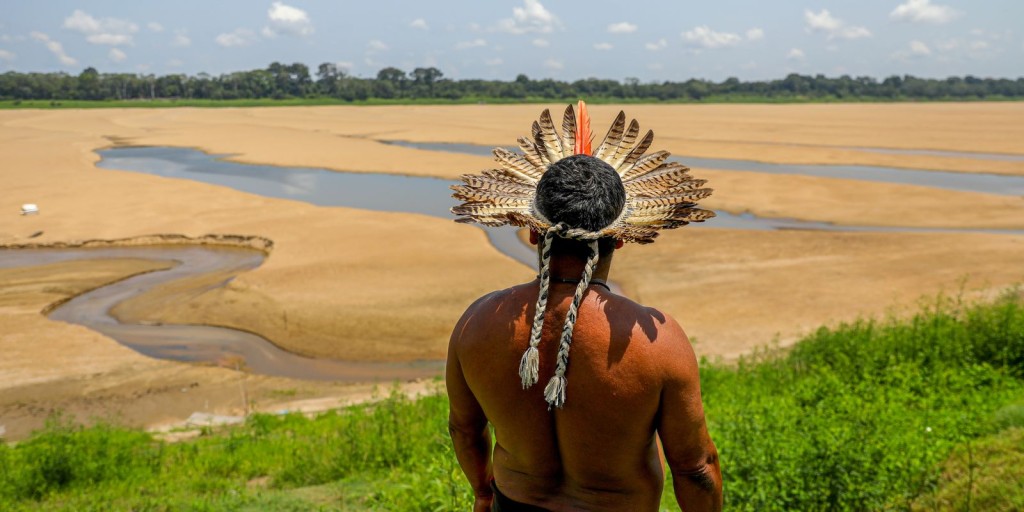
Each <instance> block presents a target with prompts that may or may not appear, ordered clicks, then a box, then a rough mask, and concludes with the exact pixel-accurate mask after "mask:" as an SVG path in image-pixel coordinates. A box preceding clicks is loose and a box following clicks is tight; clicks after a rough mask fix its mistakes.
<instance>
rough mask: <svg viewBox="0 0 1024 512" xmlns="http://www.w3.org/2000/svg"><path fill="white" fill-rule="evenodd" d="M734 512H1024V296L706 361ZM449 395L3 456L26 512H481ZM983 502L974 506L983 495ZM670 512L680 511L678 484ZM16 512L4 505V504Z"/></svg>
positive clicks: (44, 440)
mask: <svg viewBox="0 0 1024 512" xmlns="http://www.w3.org/2000/svg"><path fill="white" fill-rule="evenodd" d="M701 373H702V382H703V386H704V400H705V405H706V411H707V415H708V421H709V427H710V429H711V433H712V436H713V437H714V439H715V441H716V443H717V444H718V447H719V451H720V454H721V460H722V466H723V472H724V475H725V493H726V504H727V508H728V509H729V510H758V511H761V510H766V511H772V510H886V509H899V510H908V509H920V510H934V509H942V510H967V509H973V510H1019V509H1021V507H1022V506H1024V505H1022V504H1024V485H1020V482H1021V481H1022V478H1024V469H1022V468H1024V463H1022V460H1024V434H1022V432H1024V428H1022V425H1021V424H1022V423H1024V406H1022V405H1024V302H1022V301H1021V300H1020V299H1019V298H1015V297H1011V296H1008V297H1007V298H1005V299H1002V300H1000V301H997V302H995V303H992V304H987V305H972V306H964V305H961V304H957V303H955V302H952V301H939V303H938V304H937V305H934V306H932V307H929V308H927V309H926V310H925V311H922V312H921V313H920V314H918V315H917V316H915V317H914V318H912V319H909V320H906V321H886V322H867V321H864V322H858V323H854V324H850V325H843V326H840V327H838V328H836V329H831V330H829V329H821V330H819V331H818V332H816V333H814V334H813V335H811V336H809V337H808V338H806V339H804V340H802V341H801V342H800V343H798V344H797V345H796V346H795V347H794V348H793V349H792V350H789V351H786V352H780V351H774V352H762V353H759V354H757V355H755V356H752V357H748V358H745V359H743V360H741V361H740V362H739V363H738V364H733V365H725V364H719V363H714V362H708V361H705V362H704V363H703V366H702V372H701ZM447 410H448V404H447V400H446V399H445V397H444V396H443V395H436V396H429V397H426V398H423V399H420V400H418V401H409V400H407V399H404V398H402V397H400V396H397V395H396V396H392V397H390V398H389V399H387V400H384V401H382V402H380V403H377V404H375V405H371V406H359V407H354V408H350V409H346V410H344V411H340V412H334V413H328V414H325V415H322V416H320V417H318V418H316V419H307V418H304V417H301V416H296V415H288V416H270V415H257V416H254V417H252V418H250V419H249V421H248V422H247V423H246V424H245V425H244V426H241V427H235V428H228V429H224V430H218V431H215V432H206V433H205V435H204V436H202V437H200V438H198V439H195V440H192V441H188V442H182V443H175V444H167V443H162V442H159V441H156V440H154V439H153V438H151V437H150V436H149V435H148V434H145V433H142V432H138V431H132V430H128V429H122V428H118V427H112V426H103V425H99V426H93V427H89V428H83V427H77V426H72V424H71V423H69V422H68V421H66V420H60V419H57V420H54V421H53V422H51V424H50V425H49V426H48V427H47V429H45V430H44V431H42V432H40V433H37V434H36V435H35V436H33V437H32V438H31V439H29V440H27V441H25V442H22V443H19V444H17V445H15V446H4V445H0V503H3V504H5V505H6V506H8V507H9V508H12V509H13V510H37V509H44V510H109V509H115V510H267V509H274V510H317V509H325V510H339V509H342V510H465V509H466V508H467V507H468V505H469V503H471V495H470V492H469V487H468V485H467V484H466V483H465V481H464V479H463V476H462V474H461V473H460V471H459V468H458V465H457V463H456V461H455V458H454V455H453V453H452V449H451V446H450V442H449V440H448V436H447V433H446V418H447ZM968 497H969V498H968ZM663 504H664V508H665V509H667V510H677V508H676V506H675V503H674V498H673V497H672V496H671V486H670V485H667V486H666V493H665V497H664V500H663ZM0 508H2V507H0Z"/></svg>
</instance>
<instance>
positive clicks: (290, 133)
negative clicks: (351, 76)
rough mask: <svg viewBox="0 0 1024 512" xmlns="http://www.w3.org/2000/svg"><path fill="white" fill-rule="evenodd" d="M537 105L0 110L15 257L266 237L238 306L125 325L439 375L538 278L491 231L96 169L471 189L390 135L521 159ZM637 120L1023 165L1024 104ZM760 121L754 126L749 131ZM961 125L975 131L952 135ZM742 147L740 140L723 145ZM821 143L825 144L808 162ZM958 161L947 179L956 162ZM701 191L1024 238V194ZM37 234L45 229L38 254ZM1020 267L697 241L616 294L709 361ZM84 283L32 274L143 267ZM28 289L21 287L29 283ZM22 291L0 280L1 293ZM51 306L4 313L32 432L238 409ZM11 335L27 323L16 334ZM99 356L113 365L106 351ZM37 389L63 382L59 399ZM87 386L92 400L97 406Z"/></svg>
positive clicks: (892, 240)
mask: <svg viewBox="0 0 1024 512" xmlns="http://www.w3.org/2000/svg"><path fill="white" fill-rule="evenodd" d="M540 108H541V107H539V106H536V105H528V106H502V107H485V106H460V107H379V108H378V107H351V108H347V107H310V108H273V109H270V108H267V109H224V110H222V109H206V110H204V109H162V110H135V109H132V110H88V111H5V112H0V167H2V169H3V170H2V171H0V179H2V182H0V245H11V244H19V243H25V242H27V241H32V242H40V243H54V242H69V241H75V240H86V239H120V238H129V237H137V236H144V235H154V234H182V235H187V236H190V237H196V236H201V235H205V234H210V233H214V234H234V235H246V236H260V237H265V238H268V239H270V240H272V241H273V242H274V248H273V250H272V252H271V254H270V257H269V258H268V260H267V261H266V262H265V263H264V265H263V266H261V267H260V268H258V269H256V270H254V271H252V272H248V273H246V274H243V275H242V276H240V277H239V278H237V279H236V280H235V281H233V282H232V283H231V285H230V286H228V287H227V288H224V289H218V290H214V291H211V292H208V293H206V294H204V295H201V296H199V297H196V298H195V299H194V300H192V301H189V302H187V303H182V304H174V305H173V306H171V307H156V308H154V307H153V306H152V304H139V303H135V304H126V305H125V306H124V307H123V309H124V310H123V311H122V312H123V313H124V314H127V315H130V316H133V317H135V318H140V319H161V320H163V321H170V322H199V323H203V322H205V323H212V324H218V325H228V326H237V327H241V328H245V329H247V330H251V331H255V332H258V333H259V334H261V335H263V336H265V337H267V338H268V339H270V340H272V341H273V342H275V343H277V344H279V345H281V346H282V347H284V348H286V349H289V350H292V351H295V352H298V353H301V354H306V355H314V356H329V357H336V358H343V359H363V360H381V359H399V360H407V359H418V358H440V357H442V356H443V353H444V348H445V345H446V341H447V336H448V334H449V332H450V329H451V326H452V325H453V324H454V322H455V320H456V318H457V317H458V315H459V314H460V313H461V312H462V310H463V309H464V308H465V307H466V306H467V305H468V304H469V302H470V301H471V300H473V299H474V298H476V297H477V296H479V295H481V294H482V293H485V292H486V291H489V290H492V289H497V288H502V287H505V286H508V285H510V284H513V283H517V282H522V281H526V280H529V279H530V278H531V276H532V275H533V272H531V271H530V270H528V269H526V268H524V267H522V266H520V265H518V264H516V263H514V262H513V261H512V260H510V259H508V258H506V257H504V256H502V255H500V254H498V253H497V252H496V251H495V250H494V249H492V248H491V247H490V246H489V245H488V243H487V241H486V238H485V237H484V235H483V233H482V232H481V231H479V230H478V229H476V228H474V227H471V226H463V225H457V224H454V223H452V222H449V221H445V220H442V219H434V218H428V217H424V216H417V215H408V214H388V213H378V212H367V211H361V210H353V209H345V208H319V207H314V206H310V205H306V204H303V203H298V202H292V201H285V200H278V199H268V198H262V197H257V196H253V195H249V194H244V193H240V192H236V191H233V190H229V189H225V188H221V187H216V186H212V185H205V184H201V183H193V182H188V181H183V180H172V179H164V178H159V177H155V176H148V175H140V174H135V173H130V172H117V171H107V170H97V169H96V168H95V167H94V163H95V161H96V160H97V158H98V157H97V155H96V154H95V153H94V150H95V149H97V148H101V147H105V146H109V145H111V144H114V143H129V144H150V145H175V146H187V147H197V148H201V149H203V150H206V151H209V152H212V153H235V154H237V156H236V157H234V158H235V159H238V160H241V161H251V162H259V163H266V164H279V165H291V166H313V167H325V168H332V169H336V170H351V171H365V172H392V173H402V174H422V175H430V176H442V177H453V176H455V175H458V174H461V173H464V172H476V171H479V170H481V169H484V168H488V167H490V166H491V165H492V164H491V161H490V159H488V158H483V157H472V156H464V155H456V154H450V153H440V152H430V151H420V150H413V149H408V148H399V147H395V146H389V145H385V144H381V143H379V142H377V141H376V140H374V139H379V140H388V139H405V140H419V141H443V142H469V143H479V144H494V145H498V144H501V145H504V144H507V143H508V142H509V141H511V140H513V139H514V137H516V136H519V135H523V134H525V133H527V132H528V127H529V124H530V122H532V120H533V119H534V118H535V117H536V115H537V114H538V112H539V110H540ZM616 111H617V109H616V108H614V107H609V106H598V107H595V108H594V117H595V119H596V120H595V126H601V125H604V124H606V123H607V122H608V120H610V119H611V117H612V116H613V115H614V113H615V112H616ZM627 111H628V113H629V114H630V115H631V116H635V117H638V118H639V119H641V120H642V121H643V122H644V125H645V127H653V128H655V129H656V131H657V132H658V133H659V138H658V139H657V140H658V142H657V143H656V146H657V147H665V146H668V149H671V150H673V151H686V152H688V153H691V154H697V153H696V152H695V151H693V150H692V148H698V151H705V150H707V151H709V152H712V153H713V152H714V151H718V150H719V149H721V150H722V151H726V154H710V153H708V154H700V155H699V156H711V157H715V156H726V157H730V158H744V156H743V155H745V154H748V153H743V151H746V150H745V149H743V147H744V146H743V144H746V145H747V146H749V147H750V148H754V147H757V148H769V147H776V146H778V147H784V148H785V152H784V153H778V154H776V153H771V154H769V156H768V157H766V158H759V159H763V160H769V161H771V160H770V159H771V158H776V157H777V158H780V159H783V158H784V161H802V160H801V159H807V160H808V161H819V160H816V159H818V158H824V156H822V155H826V152H835V151H839V150H836V149H834V148H833V146H847V145H864V146H883V145H884V146H888V147H906V148H936V149H946V150H955V151H971V150H973V151H990V152H1001V151H1010V152H1012V151H1018V152H1020V151H1021V148H1019V147H1015V144H1019V142H1018V141H1020V140H1024V115H1021V114H1024V108H1022V104H1017V103H1009V104H997V105H991V104H970V105H949V104H942V105H937V104H929V105H878V106H872V105H802V106H718V105H716V106H667V107H666V106H635V107H634V106H629V107H628V108H627ZM748 117H749V120H750V123H749V125H745V124H744V123H743V122H742V121H743V120H744V119H745V118H748ZM950 119H954V120H958V122H957V123H953V124H950V123H949V120H950ZM943 120H945V121H943ZM730 140H735V141H740V142H736V143H732V142H723V141H730ZM676 144H678V146H676ZM816 144H817V145H823V146H824V145H827V146H828V148H825V147H813V146H814V145H816ZM809 145H810V146H809ZM700 148H704V149H700ZM715 148H718V149H715ZM722 148H725V149H722ZM829 148H832V149H829ZM733 151H735V152H736V153H733ZM844 151H845V150H844ZM768 153H770V152H768V151H766V154H768ZM749 154H750V155H753V153H749ZM758 154H760V153H758ZM836 155H838V156H836V158H840V157H841V158H844V159H845V158H848V157H849V158H853V157H852V156H850V155H847V154H846V153H842V154H839V153H836ZM857 158H865V159H867V160H843V163H860V164H874V165H898V164H906V165H909V166H915V165H916V164H918V163H921V162H924V161H925V160H922V158H926V159H927V158H935V157H908V156H898V155H868V156H865V155H859V154H858V155H857ZM872 159H876V160H872ZM941 160H943V161H944V162H945V163H946V164H950V165H953V164H952V163H950V162H951V161H952V160H953V159H941ZM826 161H827V160H826ZM953 163H955V162H953ZM973 164H976V165H973ZM970 167H971V168H972V169H987V170H989V171H991V172H997V171H998V172H1003V171H1007V169H1009V171H1007V172H1014V173H1020V174H1024V164H1021V163H1009V164H1008V163H1006V162H1003V163H993V162H990V161H981V160H978V161H976V162H972V166H970ZM959 170H968V169H959ZM697 172H698V174H700V175H703V176H705V177H708V178H710V179H711V180H712V182H711V186H713V187H715V188H716V189H717V192H716V195H715V196H712V199H713V201H711V202H710V203H709V205H710V206H712V207H719V208H725V209H727V210H730V211H737V212H738V211H747V210H749V211H753V212H755V213H759V214H765V215H779V216H788V217H795V218H805V219H809V220H829V221H835V222H843V223H850V224H879V225H892V224H904V225H921V226H936V225H946V226H973V227H1024V208H1022V207H1021V198H1013V197H1002V196H995V195H987V194H969V193H957V192H947V191H941V190H929V189H920V188H915V187H908V186H903V185H885V184H872V183H856V182H851V181H844V180H825V179H822V178H808V177H799V176H778V175H774V176H764V175H750V174H744V173H724V172H721V171H718V172H716V171H700V170H698V171H697ZM27 202H35V203H39V205H40V207H41V210H42V214H41V215H38V216H27V217H21V216H19V215H17V212H18V208H19V206H20V205H21V204H22V203H27ZM712 222H713V221H712ZM38 231H42V232H43V234H42V235H41V236H39V237H37V238H32V239H29V238H28V237H29V236H30V235H31V234H33V233H36V232H38ZM968 250H969V251H970V252H969V253H968V252H967V251H968ZM1022 254H1024V248H1022V246H1021V241H1020V237H995V236H982V235H977V236H967V235H902V234H891V235H876V234H833V233H794V232H784V233H764V232H736V231H724V230H723V231H712V230H707V231H699V230H696V229H693V228H686V229H684V230H682V231H680V232H674V233H668V234H666V235H665V236H663V237H662V238H661V239H659V241H658V242H657V243H655V244H654V245H651V246H649V247H642V248H638V247H630V248H629V249H628V250H626V251H624V252H623V253H622V254H621V255H620V256H619V257H618V261H617V263H616V268H615V269H613V279H616V280H617V281H619V282H620V283H622V284H623V286H624V287H625V288H626V290H627V291H628V292H631V293H634V294H636V296H637V297H638V298H639V299H640V300H642V301H644V302H647V303H650V304H652V305H656V306H659V307H661V308H662V309H664V310H665V311H667V312H669V313H671V314H673V315H674V316H676V317H677V318H679V319H680V321H681V322H683V324H684V326H685V327H687V329H688V330H689V332H690V333H691V334H692V335H694V336H695V337H696V338H698V340H699V344H698V350H699V351H700V352H701V353H703V354H720V355H726V356H728V355H734V354H736V353H740V352H743V351H746V350H749V349H751V348H752V347H754V346H756V345H759V344H762V343H764V342H766V341H767V340H768V339H769V338H770V337H771V336H773V335H774V334H776V333H779V334H780V336H781V337H782V338H783V339H785V340H789V339H792V337H793V336H796V335H797V334H799V333H800V332H802V331H804V330H805V329H807V328H810V327H813V326H816V325H819V324H821V323H827V322H831V321H838V320H843V319H849V318H852V317H853V316H854V315H856V314H868V315H878V314H884V313H885V312H886V311H888V310H890V309H891V308H894V307H905V306H907V305H909V304H913V303H914V301H916V300H917V298H918V297H920V296H922V295H925V296H927V295H932V294H934V293H935V292H936V291H938V290H940V289H945V290H954V289H956V288H957V283H958V282H959V281H958V280H959V279H960V278H961V277H964V276H968V275H969V276H970V280H969V281H968V286H969V288H970V289H971V290H989V289H995V288H998V287H1000V286H1003V285H1007V284H1012V283H1017V282H1021V281H1022V277H1024V276H1022V275H1021V270H1020V268H1021V267H1020V265H1019V262H1020V261H1021V255H1022ZM68 265H71V264H68ZM142 265H143V266H145V264H142ZM67 269H70V270H67ZM67 269H65V270H62V271H60V272H59V273H54V272H51V273H47V274H45V275H43V274H39V275H37V276H36V277H37V278H38V279H39V283H41V284H39V285H38V286H44V287H45V286H56V285H55V284H54V283H53V282H52V277H54V276H66V277H67V280H68V282H69V283H72V284H73V283H75V282H78V281H79V280H83V279H84V280H92V281H90V282H93V283H98V282H100V281H103V279H116V278H117V276H119V275H125V274H128V273H131V272H132V271H137V269H138V268H137V267H132V268H116V269H115V268H99V270H97V269H93V268H91V267H90V268H87V267H67ZM133 269H134V270H133ZM79 274H80V275H79ZM62 279H63V278H62ZM30 281H31V280H30ZM30 281H24V280H21V281H18V282H19V283H20V285H19V286H28V285H29V282H30ZM4 283H5V280H4V277H3V276H2V275H0V285H4ZM7 284H9V283H7ZM33 286H35V285H33ZM60 286H66V285H60ZM38 290H42V288H38ZM33 293H35V295H33V294H29V295H17V296H16V298H15V299H5V300H8V302H5V304H6V305H5V306H3V307H4V308H11V307H14V308H20V309H19V311H18V312H17V313H16V314H15V313H12V312H11V310H9V309H3V310H0V314H2V315H3V321H2V322H0V340H2V343H3V344H4V346H5V348H7V349H8V350H7V352H6V353H7V355H8V356H9V357H10V359H9V360H10V361H18V363H17V365H18V366H17V368H19V370H18V371H19V372H27V373H24V374H21V373H19V374H18V375H19V377H17V378H16V379H15V380H8V379H3V384H0V395H2V396H3V397H4V400H7V397H14V398H11V402H7V403H18V404H21V405H18V407H19V408H18V409H17V411H21V412H17V413H16V414H21V415H22V416H17V417H19V418H23V419H22V420H18V421H22V424H25V425H27V424H30V423H32V422H35V423H34V424H38V423H39V422H40V421H41V418H42V416H41V415H42V414H44V413H45V412H46V411H47V410H49V408H52V407H63V408H67V409H71V410H73V411H75V412H79V413H86V414H85V415H86V416H88V414H91V412H90V411H92V412H99V413H106V412H110V411H114V410H121V411H123V414H125V416H126V418H129V419H131V420H132V421H135V420H138V421H146V422H149V421H151V420H153V421H155V419H154V418H155V416H161V418H163V416H166V415H162V413H161V411H166V412H167V413H168V414H170V415H173V414H178V418H177V419H182V417H181V414H184V415H185V416H187V414H188V413H190V412H191V411H194V410H202V409H199V408H197V407H195V403H193V402H183V404H185V405H182V406H181V407H180V408H178V409H175V407H177V406H175V405H173V404H175V403H178V402H175V401H174V400H172V399H170V398H167V400H168V401H167V402H161V401H160V400H158V399H153V398H152V397H151V395H152V394H154V392H151V391H147V390H154V389H155V390H159V392H158V393H156V394H157V395H159V394H160V393H163V394H164V395H165V396H167V397H170V396H172V395H174V393H178V395H188V396H191V395H189V394H190V393H193V391H192V389H193V388H189V386H190V385H191V383H192V382H199V383H200V386H199V387H200V388H203V389H206V386H207V384H206V383H208V382H209V383H211V386H210V389H211V390H213V389H216V390H217V391H210V394H209V395H210V398H209V399H210V400H211V403H221V402H217V400H222V403H225V404H228V403H229V400H232V399H235V398H232V397H236V396H237V392H238V390H237V385H236V384H237V378H238V376H237V375H236V374H233V373H231V372H225V371H221V370H217V369H209V368H194V367H189V366H187V365H181V364H175V363H167V362H159V361H152V360H149V359H146V358H143V357H141V356H139V355H137V354H135V353H134V352H132V351H130V350H128V349H125V348H122V347H120V346H118V345H117V344H116V343H114V342H113V341H111V340H109V339H106V338H103V337H102V336H100V335H98V334H96V333H93V332H91V331H88V330H86V329H83V328H79V327H75V326H69V325H65V324H58V323H56V322H50V321H48V320H46V319H45V318H44V317H42V316H41V315H38V311H39V310H40V309H42V307H44V306H45V303H46V302H47V301H49V300H51V299H53V295H52V294H51V295H45V294H40V293H41V292H38V291H37V292H33ZM11 300H13V302H10V301H11ZM33 310H34V311H36V313H32V311H33ZM15 317H17V318H18V320H17V321H14V320H11V321H8V319H9V318H11V319H13V318H15ZM64 342H67V343H71V344H72V345H68V346H67V347H66V349H65V350H64V351H63V354H65V355H66V356H67V357H68V358H70V359H71V360H74V361H78V358H77V357H74V356H75V355H77V354H82V355H84V357H86V358H91V357H95V358H97V359H96V360H97V361H101V362H102V365H101V366H100V367H98V368H97V369H96V370H95V371H93V370H87V368H88V366H83V367H82V368H86V369H80V368H78V366H77V365H76V363H74V362H71V361H70V360H69V362H68V363H67V364H62V365H60V366H54V365H52V364H50V360H49V359H47V358H45V357H40V350H41V347H48V346H56V345H55V344H57V343H64ZM98 347H102V352H94V351H96V350H100V348H98ZM91 354H99V355H91ZM12 364H13V363H12ZM0 368H6V371H13V368H15V367H14V366H11V367H8V366H0ZM154 369H158V370H154ZM211 372H212V373H211ZM12 375H13V374H12ZM31 375H43V376H47V377H46V379H44V380H45V382H42V381H34V380H32V379H31V378H29V376H31ZM203 379H208V380H203ZM232 379H234V380H232ZM22 381H23V382H22ZM253 381H254V382H255V381H261V379H257V378H253ZM268 382H270V381H269V380H268ZM215 383H220V384H219V385H216V386H214V385H213V384H215ZM275 385H276V384H275ZM281 385H283V386H291V387H292V388H294V387H295V386H296V385H295V384H294V383H290V384H281ZM186 388H187V389H189V390H188V391H186V392H184V393H183V392H182V391H181V389H186ZM221 388H223V389H221ZM15 389H20V390H21V391H17V392H15V391H13V390H15ZM83 389H86V390H93V391H89V393H92V394H89V395H87V396H86V395H83ZM274 389H278V390H279V388H274V387H272V386H271V385H270V384H268V390H270V391H268V393H271V392H272V390H274ZM301 389H303V390H306V389H309V390H311V391H308V393H307V392H306V391H301V392H300V393H299V395H300V396H299V397H300V398H302V397H310V398H312V397H315V396H318V393H333V392H335V391H336V390H335V389H333V388H323V389H320V388H316V389H314V386H313V385H312V384H310V385H308V386H306V385H303V387H302V388H301ZM147 393H148V394H147ZM217 393H223V398H217V396H220V395H217ZM174 396H177V395H174ZM268 396H270V395H268ZM151 404H152V405H151ZM167 404H171V405H167ZM0 407H6V406H3V405H2V404H0ZM211 408H212V406H211ZM2 410H3V411H5V412H3V417H4V418H5V419H4V420H3V421H0V424H3V423H4V422H5V421H7V419H6V418H8V417H11V416H10V414H12V413H8V412H6V411H10V410H14V409H2ZM133 411H134V412H133ZM151 416H152V417H151ZM25 418H28V419H25ZM172 419H174V418H167V420H172ZM161 421H163V419H161ZM8 431H11V426H10V424H8Z"/></svg>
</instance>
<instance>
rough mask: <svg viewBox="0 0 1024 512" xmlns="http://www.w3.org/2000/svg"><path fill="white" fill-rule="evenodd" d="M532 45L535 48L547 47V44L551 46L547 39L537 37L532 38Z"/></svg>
mask: <svg viewBox="0 0 1024 512" xmlns="http://www.w3.org/2000/svg"><path fill="white" fill-rule="evenodd" d="M533 45H534V46H536V47H537V48H547V47H548V46H551V43H549V42H548V40H547V39H543V38H540V37H538V38H537V39H534V40H533Z"/></svg>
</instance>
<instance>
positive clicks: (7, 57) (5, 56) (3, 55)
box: [0, 49, 16, 62]
mask: <svg viewBox="0 0 1024 512" xmlns="http://www.w3.org/2000/svg"><path fill="white" fill-rule="evenodd" d="M15 57H16V55H15V54H14V53H11V52H9V51H7V50H3V49H0V60H4V61H7V62H10V61H12V60H14V58H15Z"/></svg>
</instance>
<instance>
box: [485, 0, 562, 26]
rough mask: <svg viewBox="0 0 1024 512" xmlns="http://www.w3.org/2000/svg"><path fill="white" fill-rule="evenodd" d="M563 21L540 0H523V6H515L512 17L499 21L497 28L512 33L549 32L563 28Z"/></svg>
mask: <svg viewBox="0 0 1024 512" xmlns="http://www.w3.org/2000/svg"><path fill="white" fill-rule="evenodd" d="M561 27H562V22H561V21H560V20H559V19H558V17H557V16H555V15H554V14H552V13H551V11H549V10H547V9H546V8H544V6H543V5H541V3H540V1H538V0H523V7H513V8H512V17H511V18H505V19H503V20H500V21H498V27H497V30H498V31H500V32H508V33H510V34H525V33H527V32H540V33H542V34H547V33H550V32H554V31H555V29H556V28H561Z"/></svg>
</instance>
